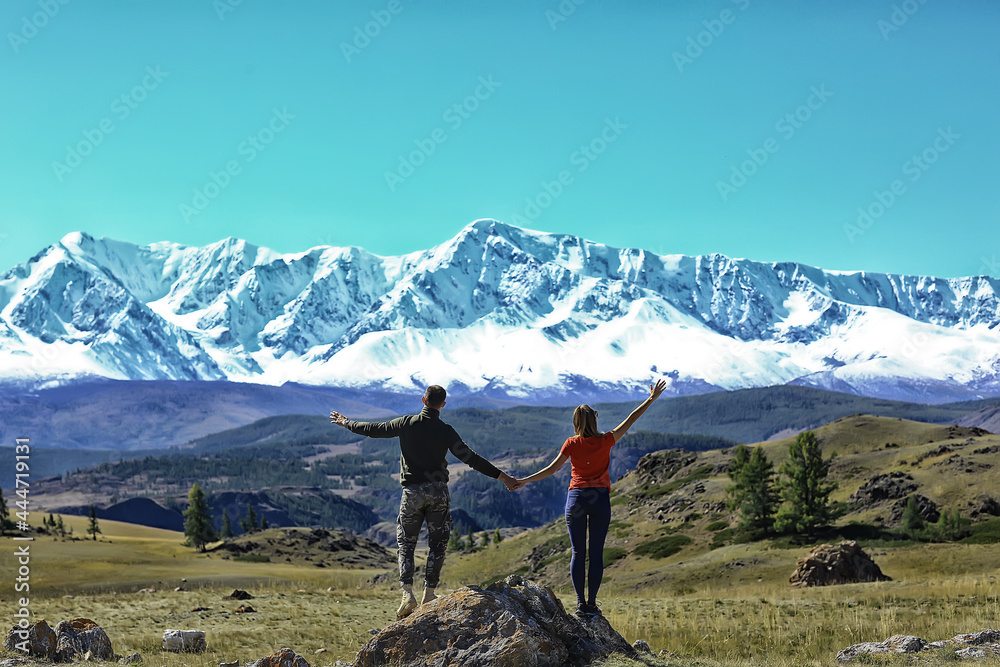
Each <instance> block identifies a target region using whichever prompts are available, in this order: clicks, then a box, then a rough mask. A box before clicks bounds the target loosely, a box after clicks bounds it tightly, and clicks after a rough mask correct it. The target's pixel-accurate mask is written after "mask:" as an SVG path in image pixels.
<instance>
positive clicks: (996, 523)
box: [962, 517, 1000, 544]
mask: <svg viewBox="0 0 1000 667" xmlns="http://www.w3.org/2000/svg"><path fill="white" fill-rule="evenodd" d="M971 530H972V534H971V535H969V536H968V537H966V538H964V539H963V540H962V542H964V543H965V544H996V543H998V542H1000V517H997V518H995V519H989V520H988V521H983V522H982V523H977V524H976V525H974V526H972V528H971Z"/></svg>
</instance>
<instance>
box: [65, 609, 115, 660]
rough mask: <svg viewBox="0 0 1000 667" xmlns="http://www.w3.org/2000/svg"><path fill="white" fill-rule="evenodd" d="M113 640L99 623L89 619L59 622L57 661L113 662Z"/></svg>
mask: <svg viewBox="0 0 1000 667" xmlns="http://www.w3.org/2000/svg"><path fill="white" fill-rule="evenodd" d="M114 655H115V652H114V651H113V650H112V648H111V640H110V639H109V638H108V635H107V633H106V632H104V630H103V629H102V628H101V626H99V625H98V624H97V623H94V622H93V621H92V620H90V619H89V618H74V619H72V620H69V621H59V624H58V625H57V626H56V661H57V662H72V661H73V660H74V659H76V658H80V659H83V660H102V661H104V660H113V659H114Z"/></svg>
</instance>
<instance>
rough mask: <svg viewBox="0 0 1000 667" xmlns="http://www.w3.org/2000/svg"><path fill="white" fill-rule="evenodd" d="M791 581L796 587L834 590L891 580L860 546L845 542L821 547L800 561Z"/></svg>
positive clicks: (789, 579)
mask: <svg viewBox="0 0 1000 667" xmlns="http://www.w3.org/2000/svg"><path fill="white" fill-rule="evenodd" d="M788 581H789V583H791V584H792V585H793V586H831V585H834V584H852V583H857V582H867V581H891V579H890V577H887V576H885V575H884V574H882V570H881V569H879V566H878V565H876V564H875V562H874V561H873V560H872V559H871V558H870V557H869V556H868V554H866V553H865V552H864V551H863V550H862V549H861V547H860V546H858V543H857V542H841V543H840V544H836V545H833V544H821V545H819V546H818V547H815V548H814V549H813V550H812V551H811V552H810V553H809V555H808V556H806V557H804V558H800V559H799V562H798V563H797V564H796V566H795V571H794V572H793V573H792V576H791V577H789V578H788Z"/></svg>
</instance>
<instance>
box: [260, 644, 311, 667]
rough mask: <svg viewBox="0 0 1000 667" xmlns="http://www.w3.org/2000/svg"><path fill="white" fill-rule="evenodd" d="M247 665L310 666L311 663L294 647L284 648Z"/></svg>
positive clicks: (264, 666)
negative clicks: (294, 649) (293, 648)
mask: <svg viewBox="0 0 1000 667" xmlns="http://www.w3.org/2000/svg"><path fill="white" fill-rule="evenodd" d="M246 667H309V663H308V662H306V659H305V658H303V657H302V656H301V655H299V654H298V653H296V652H295V651H293V650H292V649H290V648H283V649H280V650H279V651H278V652H277V653H272V654H271V655H269V656H265V657H263V658H260V659H258V660H254V661H253V662H250V663H247V665H246Z"/></svg>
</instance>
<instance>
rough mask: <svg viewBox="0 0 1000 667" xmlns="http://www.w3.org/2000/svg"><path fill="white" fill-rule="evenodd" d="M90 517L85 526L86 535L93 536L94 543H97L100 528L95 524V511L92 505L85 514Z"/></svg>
mask: <svg viewBox="0 0 1000 667" xmlns="http://www.w3.org/2000/svg"><path fill="white" fill-rule="evenodd" d="M87 516H88V517H90V522H89V523H88V524H87V534H88V535H93V536H94V541H95V542H96V541H97V534H98V533H99V532H101V527H100V526H99V525H98V524H97V510H96V509H95V508H94V505H93V503H91V505H90V512H89V513H88V514H87Z"/></svg>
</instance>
